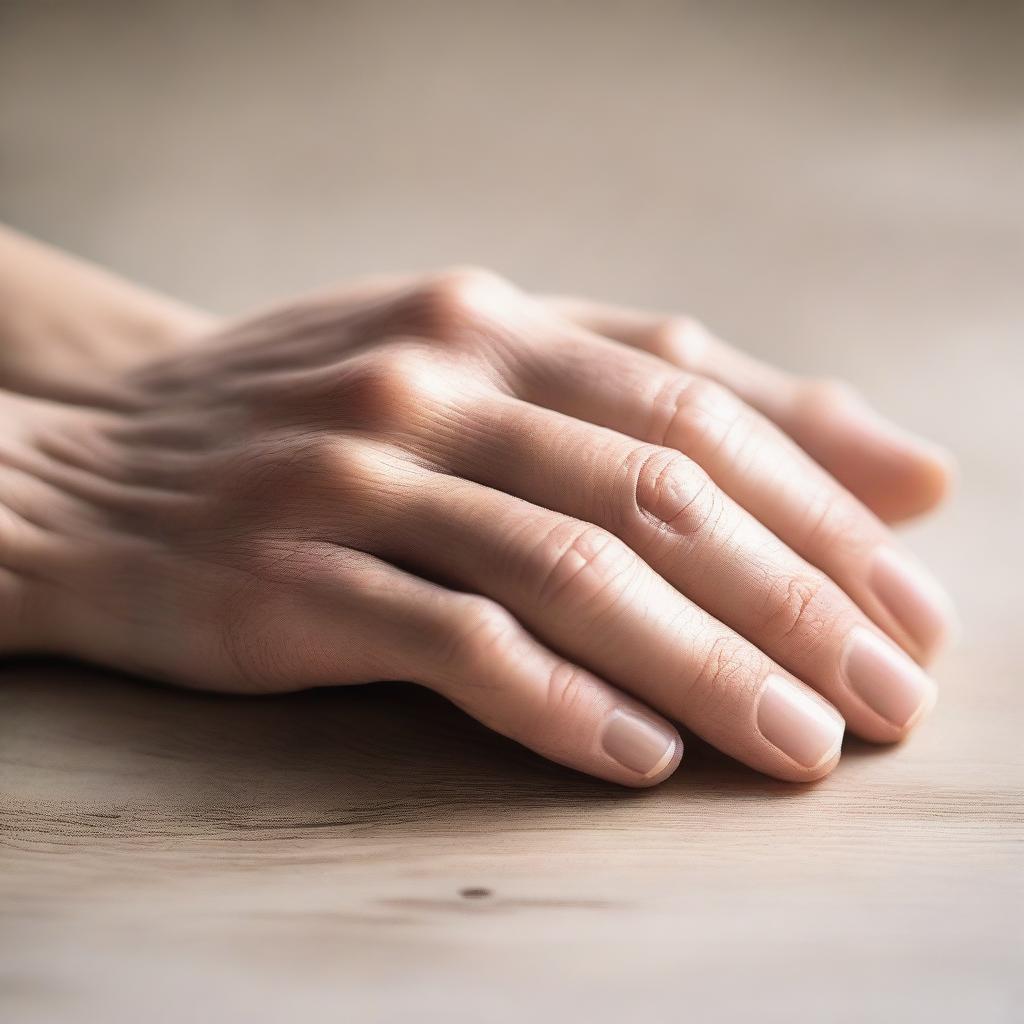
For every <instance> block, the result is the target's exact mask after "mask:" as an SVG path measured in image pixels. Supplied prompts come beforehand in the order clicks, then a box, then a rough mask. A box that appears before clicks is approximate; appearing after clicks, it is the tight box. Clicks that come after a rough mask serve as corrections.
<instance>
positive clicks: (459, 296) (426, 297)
mask: <svg viewBox="0 0 1024 1024" xmlns="http://www.w3.org/2000/svg"><path fill="white" fill-rule="evenodd" d="M516 294H517V293H516V290H515V289H514V288H513V287H512V285H511V284H509V283H508V282H507V281H505V280H504V279H503V278H502V277H500V276H499V275H498V274H495V273H492V272H491V271H489V270H484V269H482V268H480V267H454V268H451V269H448V270H443V271H441V272H439V273H436V274H432V275H430V276H429V277H427V278H426V279H425V280H424V281H423V282H422V283H421V284H420V286H419V287H418V288H417V289H415V291H414V292H413V293H412V295H411V296H410V300H409V303H410V305H409V309H408V311H407V312H408V313H409V315H410V317H411V320H412V322H413V325H414V327H415V329H416V330H417V331H419V332H421V333H423V334H425V335H426V336H428V337H431V338H436V339H438V340H457V339H458V338H460V337H461V336H463V335H464V334H466V333H467V332H472V331H475V330H476V329H478V328H479V326H480V325H481V324H482V323H486V322H487V321H489V320H492V319H494V318H495V317H496V316H499V315H500V314H501V312H502V311H503V310H504V309H505V308H506V307H507V305H508V304H509V302H510V301H514V298H515V296H516Z"/></svg>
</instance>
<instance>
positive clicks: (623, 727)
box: [601, 708, 682, 779]
mask: <svg viewBox="0 0 1024 1024" xmlns="http://www.w3.org/2000/svg"><path fill="white" fill-rule="evenodd" d="M681 745H682V744H681V741H680V740H679V738H678V737H677V736H676V734H675V733H674V732H670V731H669V730H668V729H666V728H664V727H663V726H661V725H660V724H658V723H656V722H653V721H651V720H649V719H646V718H641V717H640V716H639V715H635V714H633V712H631V711H625V710H623V709H621V708H619V709H618V710H616V711H614V712H613V713H612V715H611V717H610V718H609V719H608V722H607V724H606V725H605V727H604V731H603V732H602V733H601V746H602V747H604V752H605V753H606V754H607V755H608V756H609V757H610V758H611V759H612V760H613V761H618V763H619V764H621V765H622V766H623V767H625V768H628V769H629V770H630V771H631V772H637V773H638V774H640V775H642V776H643V777H644V778H645V779H651V778H654V776H656V775H658V774H659V773H661V772H663V771H664V770H665V769H666V768H667V767H668V766H669V764H670V763H671V762H672V759H673V758H674V757H675V755H676V748H677V747H678V746H681Z"/></svg>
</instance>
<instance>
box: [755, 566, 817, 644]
mask: <svg viewBox="0 0 1024 1024" xmlns="http://www.w3.org/2000/svg"><path fill="white" fill-rule="evenodd" d="M824 586H825V581H824V580H823V579H817V578H815V577H813V576H782V577H779V578H778V579H776V580H775V581H774V582H773V583H772V584H771V586H770V590H769V593H768V596H767V598H766V601H765V618H764V624H763V628H764V629H765V630H766V631H767V632H768V634H769V635H770V636H771V637H772V639H773V640H775V641H785V640H793V639H797V640H799V642H800V644H801V646H808V645H809V646H811V647H814V646H817V644H818V643H820V641H821V640H822V639H823V637H824V635H825V627H826V620H825V616H824V615H823V614H822V611H821V608H820V601H819V596H820V595H821V592H822V590H823V588H824Z"/></svg>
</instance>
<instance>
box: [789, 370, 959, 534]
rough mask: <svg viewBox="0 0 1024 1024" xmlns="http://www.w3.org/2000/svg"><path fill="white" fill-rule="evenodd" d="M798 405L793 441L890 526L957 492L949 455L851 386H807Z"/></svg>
mask: <svg viewBox="0 0 1024 1024" xmlns="http://www.w3.org/2000/svg"><path fill="white" fill-rule="evenodd" d="M796 406H797V413H796V419H795V422H794V424H793V436H794V438H795V439H796V440H797V441H798V442H799V443H800V444H801V445H802V446H803V447H804V448H805V449H806V450H807V452H808V453H809V454H810V455H812V456H813V457H814V458H815V459H817V461H818V462H820V463H821V464H822V465H823V466H824V467H825V468H826V469H827V470H829V472H830V473H832V474H833V476H835V477H836V478H837V479H838V480H839V481H840V482H841V483H842V484H844V485H845V486H846V487H848V488H849V489H850V490H851V491H852V492H853V493H854V494H855V495H856V496H857V497H858V498H860V500H861V501H863V502H864V503H865V504H866V505H867V506H868V507H869V508H871V510H872V511H873V512H875V513H876V514H877V515H878V516H879V517H880V518H881V519H883V520H885V521H886V522H890V523H895V522H900V521H903V520H907V519H913V518H914V517H916V516H919V515H923V514H925V513H926V512H930V511H932V510H933V509H935V508H936V507H937V506H938V505H940V504H941V503H942V502H943V501H944V500H945V499H946V498H947V497H948V495H949V494H950V492H951V490H952V489H953V486H954V484H955V481H956V476H957V466H956V459H955V457H954V456H953V454H952V453H951V452H950V451H948V450H947V449H946V448H944V447H942V446H941V445H938V444H936V443H935V442H933V441H930V440H928V439H926V438H923V437H920V436H919V435H917V434H915V433H913V432H911V431H909V430H906V429H905V428H903V427H901V426H898V425H897V424H896V423H894V422H893V421H892V420H890V419H889V418H887V417H886V416H883V415H882V414H881V413H879V412H877V411H876V410H875V409H873V408H872V407H871V406H870V405H868V403H867V402H865V401H864V400H863V399H862V398H861V397H860V396H859V395H858V394H857V393H856V392H855V391H854V390H853V389H851V388H849V387H848V386H846V385H844V384H840V383H836V382H832V381H823V382H821V381H819V382H812V383H809V384H806V385H804V386H802V387H801V388H800V398H799V399H798V401H797V403H796Z"/></svg>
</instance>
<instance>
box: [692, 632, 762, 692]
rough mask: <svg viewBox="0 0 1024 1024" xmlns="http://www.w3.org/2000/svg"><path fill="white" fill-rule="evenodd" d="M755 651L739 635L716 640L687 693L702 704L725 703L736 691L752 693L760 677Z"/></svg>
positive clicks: (704, 657)
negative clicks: (719, 701) (722, 701)
mask: <svg viewBox="0 0 1024 1024" xmlns="http://www.w3.org/2000/svg"><path fill="white" fill-rule="evenodd" d="M759 668H760V665H759V660H758V656H757V654H756V652H755V651H754V649H753V648H752V647H751V645H750V644H748V643H747V642H746V641H745V640H744V639H743V638H742V637H740V636H728V635H726V636H718V637H716V638H715V639H714V640H713V641H712V643H711V645H710V647H709V648H708V650H707V652H706V653H705V654H704V656H703V659H702V661H701V665H700V669H699V671H698V673H697V675H696V677H695V678H694V679H693V681H692V683H691V684H690V687H689V690H690V694H692V695H693V697H694V699H696V700H699V701H701V702H702V703H706V704H710V703H714V702H715V701H718V700H726V699H727V698H728V697H729V695H730V694H732V693H734V692H735V691H738V690H744V689H747V690H753V688H754V686H755V685H756V681H757V680H758V679H759V678H760V674H759Z"/></svg>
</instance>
